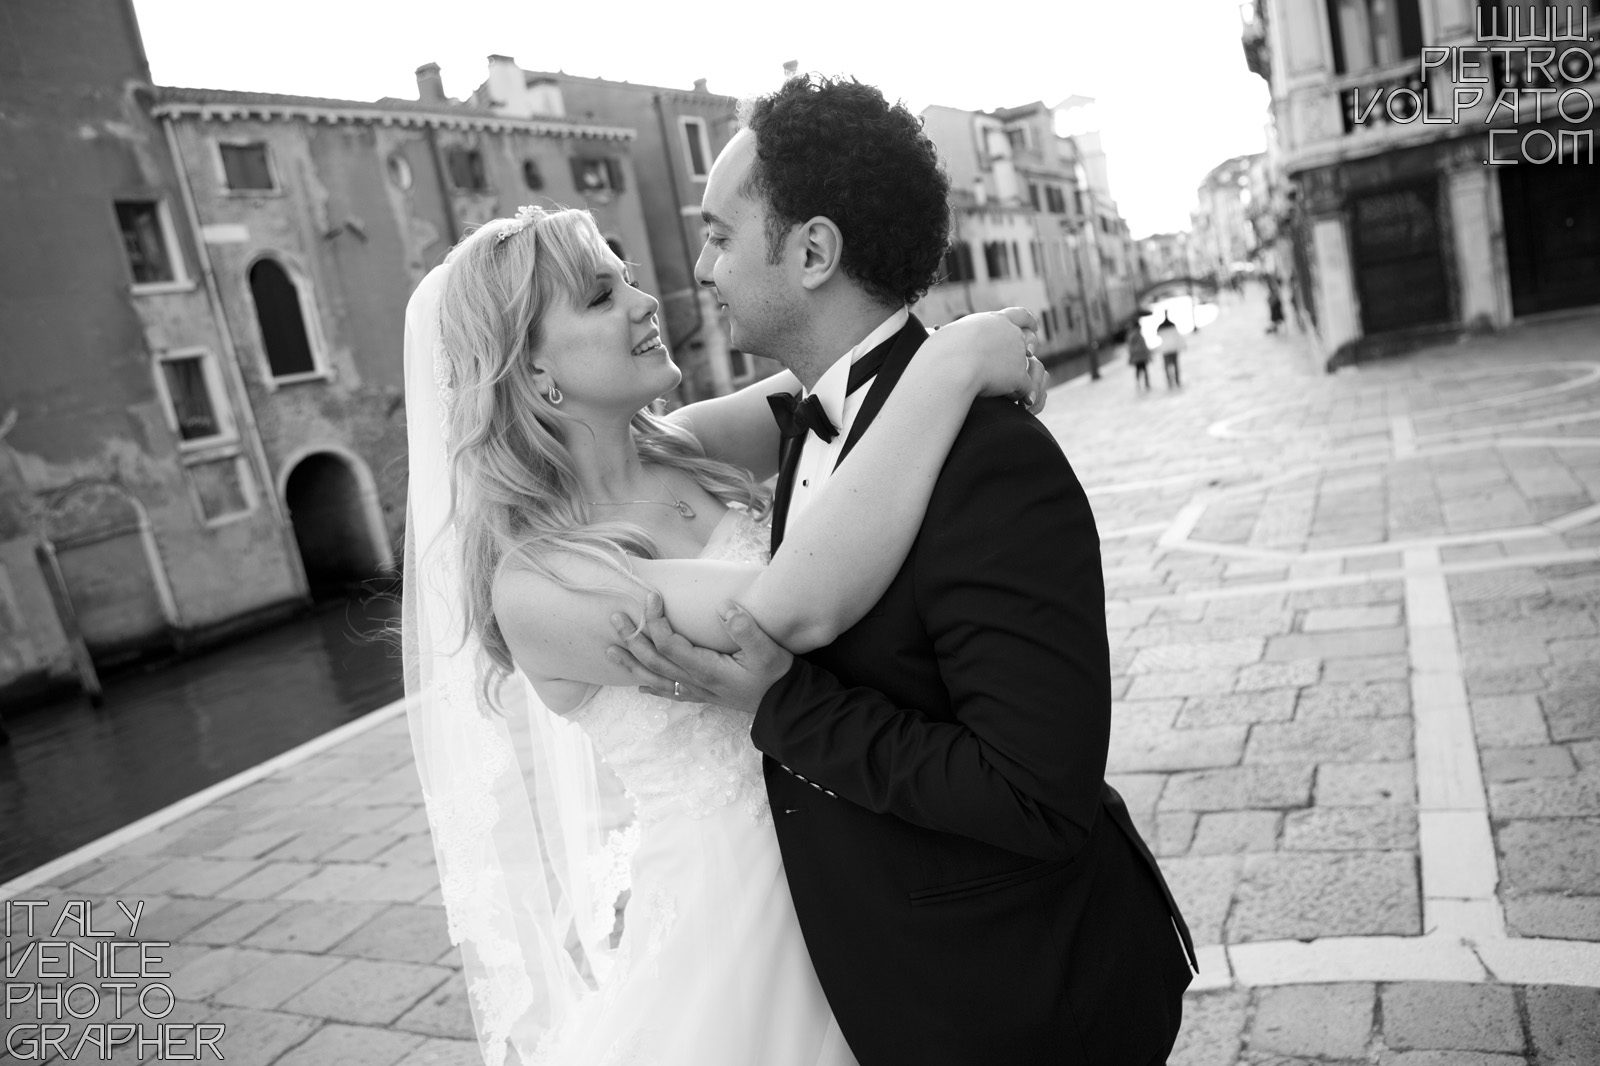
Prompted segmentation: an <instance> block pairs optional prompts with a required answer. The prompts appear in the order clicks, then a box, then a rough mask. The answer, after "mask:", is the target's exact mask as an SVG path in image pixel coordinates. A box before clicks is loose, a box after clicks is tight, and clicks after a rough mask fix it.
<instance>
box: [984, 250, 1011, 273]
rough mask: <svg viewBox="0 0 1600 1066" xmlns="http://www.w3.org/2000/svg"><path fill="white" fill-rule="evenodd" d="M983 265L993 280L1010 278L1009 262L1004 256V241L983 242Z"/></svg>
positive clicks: (1005, 255)
mask: <svg viewBox="0 0 1600 1066" xmlns="http://www.w3.org/2000/svg"><path fill="white" fill-rule="evenodd" d="M983 265H984V267H985V268H986V269H987V270H988V271H989V277H990V278H993V279H999V278H1009V277H1010V276H1011V260H1010V258H1009V257H1008V256H1007V254H1006V246H1005V242H1004V241H985V242H984V245H983Z"/></svg>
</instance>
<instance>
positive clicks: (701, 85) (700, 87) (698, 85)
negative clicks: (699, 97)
mask: <svg viewBox="0 0 1600 1066" xmlns="http://www.w3.org/2000/svg"><path fill="white" fill-rule="evenodd" d="M694 91H695V92H697V93H708V92H710V91H711V90H710V89H707V88H706V80H705V79H704V78H696V79H695V80H694Z"/></svg>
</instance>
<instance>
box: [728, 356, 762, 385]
mask: <svg viewBox="0 0 1600 1066" xmlns="http://www.w3.org/2000/svg"><path fill="white" fill-rule="evenodd" d="M753 373H755V367H754V366H752V365H751V363H750V357H749V356H748V355H746V354H745V353H744V352H742V351H740V350H739V349H737V348H729V349H728V378H729V379H730V380H731V381H734V382H740V381H743V380H745V379H746V378H748V377H750V375H752V374H753Z"/></svg>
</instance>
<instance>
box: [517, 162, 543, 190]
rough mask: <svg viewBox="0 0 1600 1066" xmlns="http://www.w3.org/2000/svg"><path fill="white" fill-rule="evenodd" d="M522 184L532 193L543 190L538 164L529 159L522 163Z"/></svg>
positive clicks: (541, 175)
mask: <svg viewBox="0 0 1600 1066" xmlns="http://www.w3.org/2000/svg"><path fill="white" fill-rule="evenodd" d="M522 184H524V185H526V186H527V187H528V188H529V189H530V190H531V191H533V192H538V191H539V190H540V189H542V188H544V175H543V174H541V173H540V172H539V164H538V163H536V162H534V161H533V160H531V159H524V160H523V161H522Z"/></svg>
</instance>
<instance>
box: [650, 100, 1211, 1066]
mask: <svg viewBox="0 0 1600 1066" xmlns="http://www.w3.org/2000/svg"><path fill="white" fill-rule="evenodd" d="M948 188H949V184H948V179H947V178H946V177H945V175H944V173H943V172H942V170H941V169H940V166H939V163H938V159H937V157H936V155H935V152H934V147H933V145H932V143H931V142H930V141H929V140H928V139H927V138H926V137H925V136H924V135H923V134H922V131H921V124H920V122H919V121H918V120H917V119H916V118H915V117H914V116H913V115H911V114H910V112H908V111H907V110H906V109H905V108H904V107H903V106H894V107H891V106H890V105H889V104H888V103H887V102H885V100H884V99H883V96H882V94H880V93H879V92H878V90H876V89H874V88H872V87H870V86H866V85H861V84H859V83H856V82H853V81H828V80H814V79H807V78H796V79H792V80H790V81H789V82H788V83H787V84H786V85H784V86H783V88H782V89H780V90H779V91H777V92H776V93H773V94H771V95H769V96H766V97H763V98H761V99H759V100H757V101H756V102H755V104H754V107H753V109H752V110H751V111H750V114H749V118H748V124H747V128H745V129H743V130H741V131H740V132H739V133H738V134H737V135H736V136H735V137H734V138H733V140H732V141H730V142H729V144H728V146H727V148H726V149H725V150H724V151H723V153H722V154H721V156H719V157H718V159H717V161H716V164H715V165H714V166H713V167H712V170H711V174H710V177H709V179H708V181H707V184H706V190H705V199H704V215H705V221H706V224H707V227H708V233H707V238H706V245H705V248H704V250H703V251H702V253H701V256H700V260H699V263H698V265H697V267H696V277H697V278H698V279H699V280H700V282H701V284H703V285H707V286H709V287H710V288H711V289H712V291H713V292H714V293H715V294H716V298H717V300H718V302H719V303H720V304H722V305H723V306H724V307H725V308H726V309H727V314H728V319H729V323H730V326H731V331H732V337H731V340H732V343H733V344H734V346H735V347H737V348H740V349H742V350H744V351H749V352H755V353H758V354H763V355H769V356H772V357H774V358H776V359H779V360H780V361H782V362H783V364H784V365H785V366H787V367H788V368H789V369H790V370H792V371H793V372H794V373H795V375H796V376H797V377H798V378H799V379H800V381H801V382H802V383H803V384H804V385H805V386H806V390H807V396H808V399H807V400H806V401H804V402H803V403H799V404H795V403H792V402H789V403H776V404H774V407H775V408H779V409H780V410H778V414H779V421H780V423H781V424H782V425H784V426H785V427H787V428H786V429H785V430H784V433H785V438H786V439H785V442H784V449H783V453H782V454H783V458H782V460H781V465H782V471H781V472H780V475H779V481H778V488H777V497H776V501H775V507H774V521H773V532H772V539H773V547H774V548H776V547H777V545H778V543H779V542H780V541H781V539H782V537H783V534H784V530H785V528H792V527H794V526H795V525H796V524H797V523H800V522H803V521H804V520H805V511H806V507H807V504H808V503H809V502H810V500H811V499H812V498H813V496H814V494H815V493H817V492H818V491H820V490H821V489H822V486H823V483H824V482H825V481H826V480H827V478H828V476H829V473H830V472H831V471H832V470H833V468H834V466H835V465H836V464H837V463H838V462H840V461H842V460H847V459H848V455H849V452H850V449H851V447H852V446H853V445H854V444H855V442H856V441H857V440H858V439H859V438H860V437H861V435H862V434H863V433H864V432H870V431H871V430H870V426H871V423H872V420H873V417H874V416H875V415H876V414H877V412H878V410H879V409H880V408H881V407H882V406H883V403H884V400H885V398H886V397H887V395H888V394H889V392H890V390H892V389H893V388H894V387H895V383H896V381H897V380H898V379H899V377H900V375H901V374H902V372H903V371H904V370H905V368H906V366H907V364H908V363H909V362H910V360H911V359H912V358H913V357H914V355H915V354H916V350H917V348H918V346H919V345H920V344H921V343H922V340H923V339H924V337H925V336H926V333H925V331H924V329H923V327H922V325H921V324H920V323H919V322H918V321H917V320H916V319H915V318H913V317H910V315H909V312H908V305H909V304H911V303H912V302H913V301H915V300H916V299H917V298H918V297H919V296H920V295H921V294H922V293H923V292H924V291H926V289H927V288H928V286H929V285H930V284H931V283H932V282H933V280H934V275H935V272H936V271H937V270H938V268H939V264H940V258H941V256H942V254H943V252H944V249H945V244H946V239H947V234H948V232H949V213H948V207H947V200H946V197H947V193H948ZM809 397H815V398H816V400H817V402H816V403H812V401H811V400H810V399H809ZM818 408H820V411H819V410H817V409H818ZM1104 611H1105V608H1104V588H1103V581H1102V576H1101V569H1100V549H1099V539H1098V536H1097V534H1096V531H1095V525H1094V516H1093V514H1092V513H1091V512H1090V509H1089V503H1088V500H1087V498H1086V497H1085V495H1084V492H1083V489H1082V487H1081V486H1080V485H1079V484H1078V481H1077V478H1076V477H1075V476H1074V475H1073V472H1072V469H1071V467H1069V466H1068V464H1067V461H1066V459H1065V457H1064V456H1063V455H1062V453H1061V450H1060V448H1059V447H1058V446H1057V444H1056V442H1055V440H1054V439H1053V438H1052V437H1051V436H1050V434H1049V433H1048V432H1047V431H1046V430H1045V429H1044V428H1043V427H1042V426H1041V425H1040V424H1039V423H1038V422H1037V421H1036V420H1035V419H1034V418H1032V417H1031V416H1029V415H1028V414H1027V413H1026V412H1024V411H1022V410H1020V409H1019V408H1018V407H1016V406H1015V405H1014V404H1011V403H1008V402H1005V401H1002V400H979V401H978V402H977V403H976V404H974V405H973V408H972V412H971V414H970V415H969V417H968V419H967V421H966V423H965V426H964V428H963V429H962V431H961V435H960V437H959V438H958V439H957V441H956V443H955V445H954V447H953V449H952V451H951V453H950V458H949V460H948V461H947V462H946V464H945V466H944V469H943V471H942V472H941V474H940V477H939V481H938V483H937V486H936V488H935V489H934V492H933V498H932V501H931V502H930V504H929V506H928V512H927V516H926V519H925V520H924V523H923V529H922V533H921V535H920V536H919V537H918V539H917V541H916V543H915V545H914V546H913V548H912V550H911V555H910V558H909V559H908V560H907V561H906V564H905V566H904V568H903V569H902V570H901V571H900V573H899V575H898V576H897V577H896V578H895V580H894V582H893V584H892V585H891V586H890V588H889V590H888V592H886V593H885V594H884V597H883V599H882V600H881V601H880V602H879V603H878V604H877V606H876V607H875V608H874V609H873V610H872V611H871V612H870V613H869V614H868V615H867V616H866V617H865V618H864V619H862V620H861V622H859V623H858V624H857V625H856V626H855V627H854V628H852V629H850V630H849V631H847V632H846V633H844V634H843V635H841V636H840V637H839V638H838V639H837V640H836V641H834V642H833V643H832V644H831V645H828V646H827V647H824V648H821V649H818V650H817V651H815V652H812V653H810V654H808V655H806V656H804V657H803V658H794V659H792V660H791V657H790V656H789V654H788V653H787V652H785V651H783V649H781V648H779V647H778V646H777V645H775V644H773V643H772V642H771V641H769V640H767V639H766V638H765V636H764V635H763V634H761V633H760V632H759V631H758V630H755V629H754V625H753V623H752V622H750V621H749V619H748V616H742V617H741V616H736V617H735V619H734V622H733V624H732V625H731V626H730V628H731V630H732V631H733V632H734V633H735V635H736V636H738V637H739V638H740V644H741V646H742V647H743V649H744V650H743V651H741V652H740V653H738V654H737V655H734V656H719V655H716V654H715V653H711V652H706V651H703V650H701V649H694V648H693V647H692V646H689V645H687V644H686V643H685V642H683V641H682V639H681V638H677V637H674V636H672V635H671V634H670V632H663V631H662V628H661V626H660V625H659V624H658V625H657V626H655V627H653V629H652V632H654V634H655V635H656V636H657V637H658V638H660V639H659V642H658V643H659V648H657V647H651V646H649V645H648V644H647V643H646V642H644V641H643V640H642V639H636V640H634V641H632V642H630V644H629V649H630V650H631V651H632V652H633V653H634V654H635V656H636V657H637V658H638V659H639V660H640V662H642V663H644V664H645V665H646V666H648V667H651V668H653V669H654V670H656V672H658V673H662V674H667V675H668V676H670V677H674V678H681V679H683V680H686V681H689V682H690V683H692V684H694V685H696V686H699V687H700V688H702V689H705V690H708V691H711V692H715V693H718V694H719V696H721V697H722V698H720V699H719V700H718V702H727V703H731V704H735V705H737V704H738V703H740V702H743V703H744V704H745V705H747V706H750V707H752V708H754V709H755V719H754V725H753V728H752V730H751V736H752V738H753V739H754V741H755V744H756V746H757V747H758V748H760V749H761V751H762V752H764V753H765V754H766V756H767V758H766V761H765V765H766V779H767V790H768V795H769V798H770V800H771V806H772V814H773V819H774V822H775V826H776V831H777V835H778V841H779V843H780V845H781V847H782V851H783V858H784V866H785V869H786V870H787V873H788V878H789V884H790V887H791V890H792V893H793V896H794V903H795V908H796V910H797V912H798V914H799V918H800V924H801V928H802V930H803V931H804V933H805V938H806V945H807V948H808V949H809V951H810V953H811V957H812V959H813V961H814V962H815V965H816V970H817V975H818V977H819V978H820V979H821V982H822V986H823V989H824V990H825V991H826V993H827V996H828V1001H829V1003H830V1004H831V1006H832V1007H833V1010H834V1013H835V1015H836V1016H837V1018H838V1020H839V1025H840V1027H841V1029H842V1030H843V1032H844V1035H845V1037H846V1038H847V1040H848V1041H849V1044H850V1047H851V1049H852V1050H853V1051H854V1052H855V1054H856V1056H857V1057H858V1058H859V1060H860V1061H861V1063H862V1066H935V1064H949V1066H970V1064H974V1063H1001V1064H1006V1066H1021V1064H1032V1063H1039V1064H1044V1063H1049V1064H1051V1066H1063V1064H1084V1066H1089V1064H1093V1066H1145V1064H1156V1063H1164V1062H1165V1061H1166V1058H1167V1054H1168V1052H1169V1050H1170V1049H1171V1047H1172V1044H1173V1041H1174V1040H1175V1039H1176V1036H1177V1032H1178V1024H1179V1018H1180V1013H1181V1009H1182V995H1183V990H1184V988H1185V987H1186V986H1187V985H1188V983H1189V980H1190V962H1191V961H1193V947H1192V945H1191V943H1190V940H1189V934H1188V930H1187V928H1186V927H1185V926H1184V924H1183V921H1182V918H1181V917H1180V916H1179V914H1178V911H1177V909H1176V907H1175V906H1174V904H1173V902H1172V899H1171V896H1170V894H1169V893H1168V892H1167V889H1166V885H1165V882H1164V881H1163V879H1162V877H1161V874H1160V872H1159V870H1158V869H1157V868H1156V864H1155V860H1154V859H1153V858H1152V857H1151V855H1150V852H1149V850H1148V849H1147V848H1146V847H1145V845H1144V842H1143V841H1142V840H1141V839H1140V838H1139V835H1138V833H1137V832H1136V831H1135V829H1134V827H1133V824H1132V822H1131V821H1130V819H1129V817H1128V811H1127V808H1126V806H1125V805H1124V804H1123V802H1122V799H1121V797H1120V796H1118V795H1117V793H1116V792H1115V791H1113V790H1112V789H1111V788H1110V787H1109V786H1107V785H1106V783H1105V781H1104V773H1105V759H1106V749H1107V743H1108V737H1109V731H1110V724H1111V692H1110V671H1109V666H1108V654H1107V642H1106V629H1105V613H1104ZM663 655H664V656H666V657H667V659H665V660H664V659H663V658H662V657H661V656H663ZM669 671H670V673H669Z"/></svg>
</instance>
